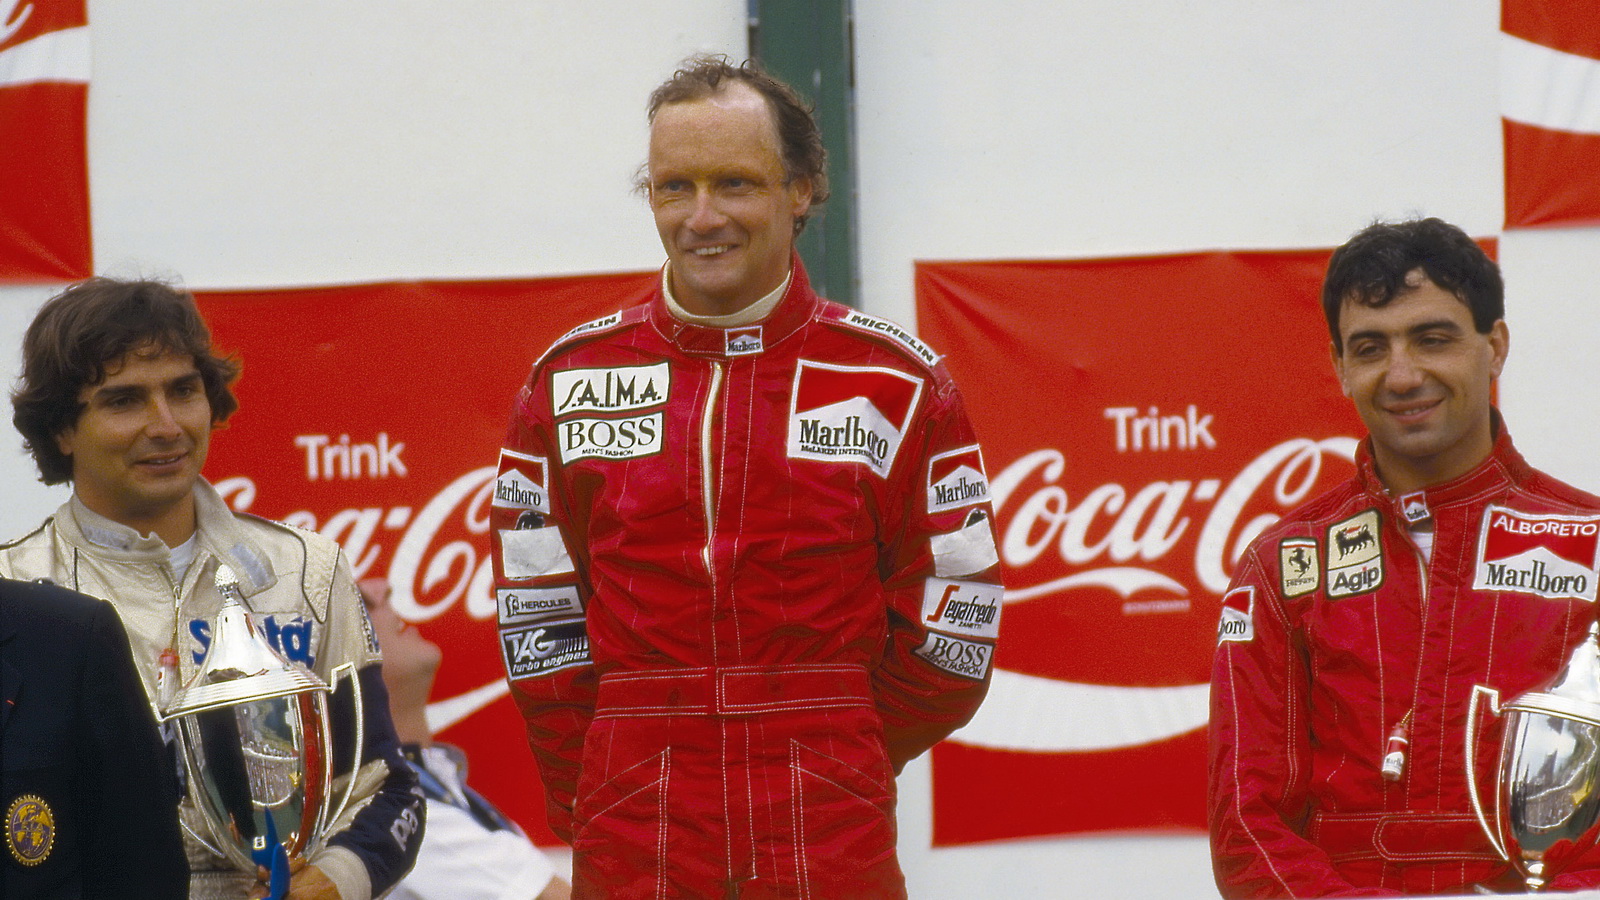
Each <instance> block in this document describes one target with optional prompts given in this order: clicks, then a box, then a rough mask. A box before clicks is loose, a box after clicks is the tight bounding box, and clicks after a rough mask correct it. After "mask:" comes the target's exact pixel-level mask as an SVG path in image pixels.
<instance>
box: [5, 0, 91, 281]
mask: <svg viewBox="0 0 1600 900" xmlns="http://www.w3.org/2000/svg"><path fill="white" fill-rule="evenodd" d="M84 2H85V0H0V283H4V282H37V281H64V280H71V279H75V278H82V277H84V276H86V275H88V274H89V272H90V254H89V173H88V164H87V154H86V150H85V145H86V142H85V137H84V129H85V126H84V114H85V109H86V107H87V100H88V94H89V25H88V14H87V13H86V12H85V10H84Z"/></svg>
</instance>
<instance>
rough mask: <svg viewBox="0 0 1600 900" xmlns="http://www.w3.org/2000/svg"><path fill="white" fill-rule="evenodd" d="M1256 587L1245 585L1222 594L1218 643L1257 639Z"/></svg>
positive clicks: (1218, 623) (1243, 641)
mask: <svg viewBox="0 0 1600 900" xmlns="http://www.w3.org/2000/svg"><path fill="white" fill-rule="evenodd" d="M1255 611H1256V589H1255V586H1254V585H1249V584H1247V585H1244V586H1242V587H1236V588H1234V589H1233V590H1231V591H1229V592H1227V593H1226V594H1223V595H1222V618H1221V619H1220V620H1219V621H1218V622H1217V643H1219V644H1220V643H1222V642H1223V641H1238V642H1240V643H1245V642H1249V641H1253V640H1255V639H1256V622H1255Z"/></svg>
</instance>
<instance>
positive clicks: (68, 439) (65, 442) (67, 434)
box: [55, 425, 78, 456]
mask: <svg viewBox="0 0 1600 900" xmlns="http://www.w3.org/2000/svg"><path fill="white" fill-rule="evenodd" d="M77 436H78V429H77V428H75V427H73V426H71V425H68V426H67V427H65V428H63V429H61V430H60V431H58V432H56V434H55V441H56V449H57V450H60V451H61V455H62V456H71V455H72V446H73V442H74V440H75V439H76V438H77Z"/></svg>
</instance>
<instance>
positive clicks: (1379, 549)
mask: <svg viewBox="0 0 1600 900" xmlns="http://www.w3.org/2000/svg"><path fill="white" fill-rule="evenodd" d="M1382 521H1383V520H1382V519H1380V518H1379V516H1378V511H1377V510H1375V509H1369V510H1367V511H1366V512H1362V513H1357V514H1356V515H1354V516H1351V517H1350V518H1348V519H1345V520H1344V521H1343V522H1339V523H1338V524H1336V525H1334V526H1332V527H1331V528H1329V529H1328V545H1327V553H1328V596H1329V597H1330V598H1334V597H1354V596H1356V595H1357V594H1370V593H1372V592H1373V591H1375V590H1377V589H1378V588H1379V587H1381V586H1382V585H1383V546H1382V545H1381V544H1380V543H1379V542H1378V535H1379V533H1380V531H1381V530H1382V527H1383V526H1382Z"/></svg>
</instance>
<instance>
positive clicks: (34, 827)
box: [6, 794, 56, 866]
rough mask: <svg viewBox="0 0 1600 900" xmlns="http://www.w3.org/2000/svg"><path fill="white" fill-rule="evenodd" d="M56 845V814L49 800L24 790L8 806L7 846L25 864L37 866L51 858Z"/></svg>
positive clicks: (13, 855) (15, 858) (12, 856)
mask: <svg viewBox="0 0 1600 900" xmlns="http://www.w3.org/2000/svg"><path fill="white" fill-rule="evenodd" d="M55 845H56V817H55V814H54V813H53V812H51V810H50V804H48V803H46V802H44V798H42V797H40V796H38V795H36V794H23V795H22V796H20V797H18V798H17V799H16V800H14V801H12V803H11V808H10V809H7V810H6V849H7V850H10V851H11V858H12V859H14V860H16V861H17V862H19V863H21V864H22V865H24V866H37V865H38V864H40V863H42V862H44V861H45V860H47V859H49V858H50V851H51V850H52V849H53V848H54V847H55Z"/></svg>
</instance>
